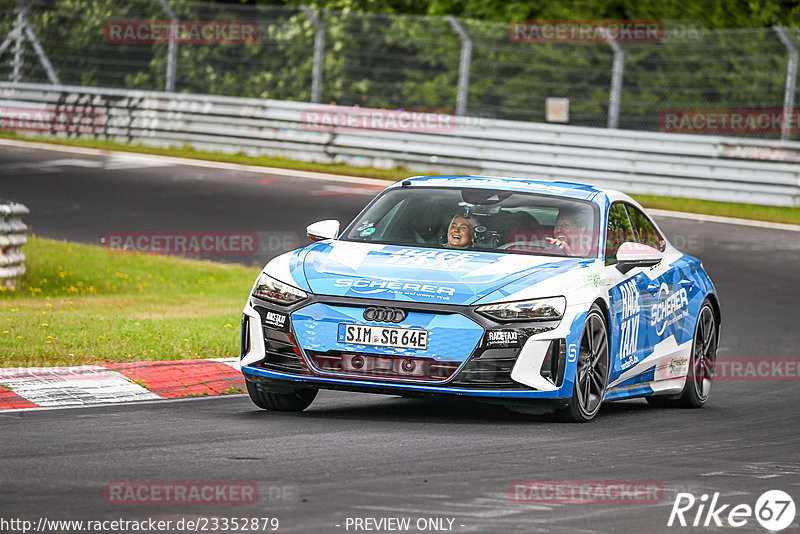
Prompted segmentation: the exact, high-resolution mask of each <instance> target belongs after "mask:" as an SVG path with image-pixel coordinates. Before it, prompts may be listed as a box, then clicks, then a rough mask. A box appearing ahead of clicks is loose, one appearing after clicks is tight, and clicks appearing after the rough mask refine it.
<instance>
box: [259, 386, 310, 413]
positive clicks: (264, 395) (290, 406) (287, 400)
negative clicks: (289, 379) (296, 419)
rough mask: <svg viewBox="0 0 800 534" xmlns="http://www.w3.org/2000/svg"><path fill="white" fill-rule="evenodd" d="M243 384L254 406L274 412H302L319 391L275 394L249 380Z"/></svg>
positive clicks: (306, 390)
mask: <svg viewBox="0 0 800 534" xmlns="http://www.w3.org/2000/svg"><path fill="white" fill-rule="evenodd" d="M245 383H246V384H247V393H248V394H249V395H250V400H252V401H253V403H254V404H255V405H256V406H258V407H259V408H263V409H265V410H272V411H276V412H302V411H303V410H305V409H306V408H308V406H309V405H310V404H311V403H312V402H313V401H314V398H315V397H316V396H317V392H318V391H319V390H317V389H310V388H309V389H298V390H297V391H294V392H292V393H275V392H272V391H269V390H267V389H259V387H258V386H257V385H256V384H254V383H252V382H250V381H249V380H245Z"/></svg>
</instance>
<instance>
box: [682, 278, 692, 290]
mask: <svg viewBox="0 0 800 534" xmlns="http://www.w3.org/2000/svg"><path fill="white" fill-rule="evenodd" d="M678 285H679V286H681V287H682V288H685V289H691V288H693V287H694V280H689V279H687V278H684V279H683V280H681V281H680V282H678Z"/></svg>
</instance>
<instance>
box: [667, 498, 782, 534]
mask: <svg viewBox="0 0 800 534" xmlns="http://www.w3.org/2000/svg"><path fill="white" fill-rule="evenodd" d="M794 518H795V505H794V500H793V499H792V498H791V496H789V494H788V493H786V492H784V491H781V490H770V491H766V492H764V493H763V494H762V495H761V496H760V497H759V498H758V499H757V500H756V504H755V506H750V505H749V504H745V503H740V504H735V505H733V504H730V503H726V504H723V503H722V502H720V495H719V492H715V493H714V494H713V495H712V496H711V497H710V499H709V495H708V494H705V493H704V494H703V495H701V496H700V498H699V499H698V498H696V497H695V496H694V495H692V494H691V493H678V494H677V495H676V496H675V502H674V503H673V505H672V512H670V514H669V521H667V526H668V527H672V526H676V527H677V526H680V527H687V526H688V527H706V528H708V527H712V528H713V527H734V528H738V527H743V526H745V525H749V526H750V528H751V529H752V528H753V526H754V525H753V524H752V520H753V519H755V520H756V521H757V522H758V524H759V525H761V526H762V527H764V528H765V529H767V530H769V531H771V532H778V531H780V530H783V529H785V528H786V527H788V526H790V525H791V524H792V523H793V522H794Z"/></svg>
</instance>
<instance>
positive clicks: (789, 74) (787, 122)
mask: <svg viewBox="0 0 800 534" xmlns="http://www.w3.org/2000/svg"><path fill="white" fill-rule="evenodd" d="M772 29H773V30H775V33H777V34H778V38H779V39H780V40H781V42H782V43H783V45H784V46H785V47H786V49H787V50H788V51H789V65H788V66H787V67H786V91H785V92H784V94H783V120H782V121H781V141H787V140H788V139H789V134H791V132H792V127H791V124H792V122H793V121H792V120H791V119H792V111H793V109H794V93H795V86H796V83H797V59H798V58H797V56H798V53H797V47H796V46H795V45H794V43H793V42H792V40H791V39H790V38H789V36H788V35H786V30H785V29H783V28H782V27H780V26H773V27H772Z"/></svg>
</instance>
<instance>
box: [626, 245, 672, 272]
mask: <svg viewBox="0 0 800 534" xmlns="http://www.w3.org/2000/svg"><path fill="white" fill-rule="evenodd" d="M663 256H664V255H663V254H662V253H661V251H659V250H658V249H655V248H653V247H650V246H647V245H643V244H641V243H633V242H631V241H628V242H626V243H623V244H622V245H620V247H619V249H617V269H618V270H619V271H620V272H621V273H622V274H625V273H627V272H628V271H630V270H631V269H633V268H634V267H652V266H653V265H658V264H659V263H661V259H662V258H663Z"/></svg>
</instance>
